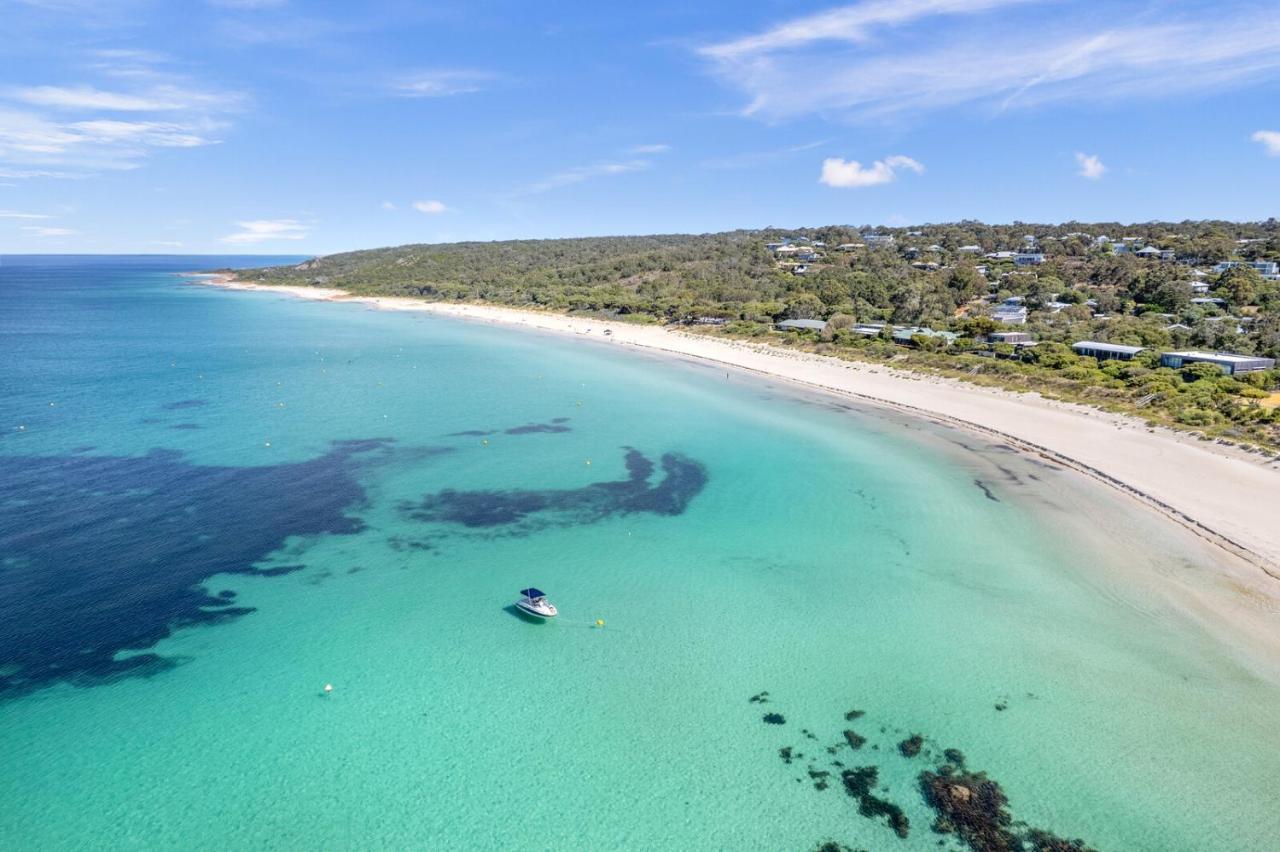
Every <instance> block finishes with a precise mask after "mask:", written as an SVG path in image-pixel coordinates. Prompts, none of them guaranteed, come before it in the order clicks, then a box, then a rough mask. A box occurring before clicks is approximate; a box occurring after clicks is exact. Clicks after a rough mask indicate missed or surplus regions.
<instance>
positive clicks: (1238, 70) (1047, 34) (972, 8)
mask: <svg viewBox="0 0 1280 852" xmlns="http://www.w3.org/2000/svg"><path fill="white" fill-rule="evenodd" d="M1008 5H1010V4H1009V3H1001V2H996V0H991V2H984V1H983V0H974V2H959V0H957V2H944V0H914V1H913V2H904V3H900V4H891V3H888V2H882V0H869V2H864V3H861V4H857V5H855V6H850V7H845V8H844V9H839V10H835V11H833V12H829V13H823V14H821V15H816V16H808V17H803V18H798V19H796V20H794V21H790V22H787V23H784V24H782V25H780V26H777V27H774V28H771V29H769V30H766V31H764V32H762V33H759V34H757V35H754V36H746V37H743V38H739V39H735V40H733V41H728V42H723V43H719V44H711V45H706V46H704V47H702V48H701V49H700V50H699V51H698V52H699V53H700V55H701V56H703V57H704V58H705V59H706V60H707V61H708V62H709V63H710V70H711V71H712V73H713V74H714V75H715V76H717V77H718V78H719V79H720V80H721V81H722V82H724V83H725V85H726V86H728V87H730V88H732V89H735V90H738V91H740V92H742V93H743V95H744V96H745V97H746V101H747V102H746V105H745V106H744V107H743V108H742V110H741V112H742V114H744V115H750V116H755V117H758V118H761V119H764V120H768V121H779V120H787V119H793V118H798V117H801V116H805V115H813V114H820V115H826V116H830V117H840V118H847V119H852V120H855V121H856V120H872V119H878V118H884V117H892V116H896V115H901V114H906V113H908V112H919V111H922V110H935V109H944V108H949V107H954V106H958V105H976V106H978V107H980V108H983V109H985V110H986V111H988V112H992V113H998V112H1000V111H1002V110H1007V109H1013V108H1022V107H1028V106H1033V105H1038V104H1044V103H1049V102H1054V101H1068V100H1107V99H1131V98H1150V97H1168V96H1173V95H1178V94H1183V93H1187V92H1191V91H1196V90H1210V89H1211V90H1223V89H1227V88H1230V87H1233V86H1239V85H1245V84H1248V83H1250V82H1256V81H1259V80H1263V79H1268V78H1273V77H1275V76H1278V75H1280V19H1277V18H1276V16H1275V15H1274V14H1273V13H1270V12H1269V11H1267V10H1261V9H1259V10H1243V11H1241V10H1231V9H1226V10H1221V9H1213V10H1212V11H1204V12H1200V13H1199V15H1198V16H1197V15H1196V14H1195V13H1192V12H1185V13H1182V14H1181V17H1178V16H1177V15H1175V14H1172V13H1171V14H1168V15H1165V16H1164V17H1162V18H1154V19H1153V20H1151V21H1145V20H1144V21H1140V22H1139V21H1134V22H1133V23H1132V25H1126V26H1124V27H1119V28H1111V27H1108V26H1100V25H1099V24H1098V23H1097V22H1096V16H1090V15H1084V14H1081V15H1067V14H1063V15H1058V16H1055V18H1056V19H1057V21H1058V23H1056V24H1042V25H1040V26H1036V27H1032V28H1030V29H1028V30H1026V31H1025V32H1024V35H1026V36H1027V37H1026V38H1020V39H1013V40H1007V41H1004V42H1002V43H1001V46H1000V49H999V50H993V49H992V45H991V27H993V26H999V27H1003V28H1006V29H1007V28H1009V27H1016V26H1017V21H1018V20H1021V19H1020V18H1017V17H1016V16H1014V17H1013V19H1012V20H1011V19H1010V11H1009V10H1004V11H1003V12H1002V13H1001V14H1000V15H999V16H997V15H992V14H990V13H991V12H993V11H995V10H997V9H1000V8H1001V7H1004V6H1008ZM1206 8H1207V7H1206ZM958 16H962V17H958ZM890 27H892V28H897V29H902V30H903V32H901V33H898V32H895V33H894V37H893V38H892V39H887V38H886V39H881V38H878V37H877V36H878V35H879V34H880V33H879V31H880V30H884V29H887V28H890Z"/></svg>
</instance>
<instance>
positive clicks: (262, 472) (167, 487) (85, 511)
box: [0, 440, 389, 696]
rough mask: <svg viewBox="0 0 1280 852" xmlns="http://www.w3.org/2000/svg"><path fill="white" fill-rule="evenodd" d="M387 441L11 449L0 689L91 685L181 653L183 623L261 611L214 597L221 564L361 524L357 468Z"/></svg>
mask: <svg viewBox="0 0 1280 852" xmlns="http://www.w3.org/2000/svg"><path fill="white" fill-rule="evenodd" d="M388 444H389V442H387V441H382V440H370V441H343V442H336V443H335V444H333V446H332V448H331V449H330V450H329V451H328V452H327V453H325V454H324V455H321V456H319V457H317V458H314V459H311V460H309V461H304V462H296V463H286V464H277V465H268V466H259V467H210V466H203V465H198V464H193V463H191V462H189V461H187V460H186V459H185V458H184V457H183V456H182V454H181V453H177V452H173V451H170V450H154V451H152V452H150V453H148V454H147V455H145V456H141V457H120V456H84V455H67V456H32V457H23V456H2V457H0V696H5V695H8V694H14V693H19V692H24V691H27V690H31V689H35V688H39V687H42V686H47V685H49V684H52V683H55V682H59V681H67V682H71V683H76V684H85V685H87V684H92V683H95V682H101V681H103V680H107V679H111V678H114V677H118V676H121V675H129V674H147V673H151V672H154V671H158V670H160V669H163V668H164V667H166V666H167V665H171V664H172V662H173V661H172V660H166V659H164V658H162V657H160V656H159V655H156V654H154V653H146V652H144V653H137V654H133V655H131V656H126V657H125V658H123V659H116V657H117V655H119V654H121V653H122V652H129V651H139V650H145V649H147V648H150V647H152V646H153V645H155V643H156V642H158V641H159V640H161V639H163V638H165V637H166V636H168V635H169V634H170V633H171V632H172V631H173V630H174V629H176V628H179V627H184V626H187V625H192V624H214V623H217V622H219V621H223V620H226V619H230V618H235V617H237V616H240V615H244V614H245V613H248V612H251V611H252V610H251V609H250V608H247V607H242V606H237V605H236V602H235V597H234V593H231V592H224V593H223V594H222V595H219V596H212V595H210V594H209V593H207V592H206V591H205V590H204V589H203V588H202V585H201V584H202V583H203V582H204V581H205V580H207V579H208V578H209V577H211V576H213V575H214V574H219V573H231V574H259V575H268V576H269V575H272V574H280V573H287V572H288V571H289V570H293V569H296V568H298V567H301V566H285V567H283V568H272V569H268V570H256V569H255V568H254V567H253V566H254V564H255V563H256V562H259V561H260V560H262V559H263V558H264V557H266V556H267V555H268V554H270V553H271V552H272V551H274V550H276V549H278V548H279V547H280V546H281V545H282V544H284V542H285V539H287V538H288V537H290V536H295V535H315V534H319V533H333V534H338V535H342V534H349V533H354V532H357V531H359V530H360V529H362V528H363V525H362V523H361V522H360V521H359V520H356V519H355V518H352V517H351V516H349V515H348V511H349V510H351V509H353V508H355V507H357V506H359V505H360V504H361V503H362V501H363V500H364V491H363V489H362V488H361V486H360V484H359V482H358V481H357V479H356V469H357V468H358V466H359V465H360V464H361V463H362V462H363V461H365V460H368V459H369V458H370V457H372V456H376V455H377V454H379V453H385V452H386V451H387V447H388Z"/></svg>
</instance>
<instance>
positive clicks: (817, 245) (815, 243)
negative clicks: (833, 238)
mask: <svg viewBox="0 0 1280 852" xmlns="http://www.w3.org/2000/svg"><path fill="white" fill-rule="evenodd" d="M813 247H814V248H826V247H827V244H826V243H824V242H823V241H822V240H814V241H813Z"/></svg>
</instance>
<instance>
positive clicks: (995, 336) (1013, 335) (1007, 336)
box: [987, 331, 1035, 346]
mask: <svg viewBox="0 0 1280 852" xmlns="http://www.w3.org/2000/svg"><path fill="white" fill-rule="evenodd" d="M987 342H988V343H1011V344H1013V345H1014V346H1029V345H1031V344H1033V343H1034V342H1035V341H1034V339H1033V338H1032V337H1031V335H1030V334H1028V333H1027V332H1025V331H993V332H991V333H990V334H988V335H987Z"/></svg>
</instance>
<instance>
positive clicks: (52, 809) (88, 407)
mask: <svg viewBox="0 0 1280 852" xmlns="http://www.w3.org/2000/svg"><path fill="white" fill-rule="evenodd" d="M253 262H254V263H258V262H260V261H258V260H256V259H255V260H254V261H253ZM228 263H234V260H229V259H160V260H148V261H144V260H140V259H124V260H107V259H102V258H97V259H90V258H84V259H72V260H68V259H61V260H58V259H25V260H24V259H21V258H19V259H14V260H9V259H6V261H5V265H4V266H3V267H0V306H2V307H0V312H2V313H0V335H3V339H4V341H5V345H4V351H5V355H6V361H7V362H8V363H7V364H6V371H5V375H6V379H5V381H4V382H3V386H2V387H0V415H2V416H0V429H2V432H0V434H2V435H3V437H2V438H0V500H3V512H2V514H0V548H2V549H3V550H2V552H0V559H3V562H2V563H0V617H2V618H3V624H2V625H0V652H2V653H3V658H0V731H2V732H3V733H0V837H4V838H6V842H5V845H7V846H10V847H11V848H84V847H86V846H93V847H128V846H140V847H151V848H153V847H184V848H189V847H198V848H203V847H223V848H226V847H232V848H241V847H273V848H290V849H292V848H300V847H336V848H344V847H346V848H357V847H358V848H366V847H401V848H403V847H418V848H475V849H497V848H502V849H517V848H528V849H553V848H554V849H562V848H628V849H677V848H678V849H729V848H735V849H738V848H752V849H806V848H812V847H813V846H815V845H816V844H817V843H818V841H820V840H824V839H828V838H830V839H835V840H839V841H841V842H843V843H847V844H849V845H851V846H854V847H865V848H869V849H880V848H901V849H924V848H930V849H936V848H938V847H937V843H938V840H939V839H940V836H939V835H936V834H934V833H932V832H930V830H929V825H930V822H931V821H932V816H933V815H932V813H931V811H930V810H929V809H928V807H927V806H926V805H925V803H924V801H923V799H922V797H921V794H920V791H919V788H918V782H917V776H918V774H919V773H920V772H921V771H922V770H924V769H931V768H932V767H933V766H934V764H935V762H936V758H937V753H939V752H941V750H942V749H943V748H944V747H954V748H958V749H960V750H962V751H963V752H964V753H965V755H966V757H967V763H968V765H969V767H970V768H972V769H979V770H986V771H987V772H988V773H989V774H990V776H991V777H992V778H994V779H996V780H997V781H999V782H1000V784H1001V785H1002V786H1003V788H1004V790H1005V792H1006V794H1007V795H1008V797H1009V803H1010V810H1011V811H1012V813H1013V815H1014V817H1015V818H1016V819H1019V820H1025V821H1026V822H1027V823H1029V824H1031V825H1034V826H1037V827H1040V828H1044V829H1048V830H1051V831H1054V832H1056V833H1058V834H1060V835H1064V836H1068V837H1080V838H1082V839H1084V840H1085V841H1087V842H1089V843H1090V844H1092V845H1094V846H1096V847H1098V848H1106V849H1191V848H1195V849H1224V850H1226V849H1269V848H1273V847H1274V838H1275V836H1276V835H1277V832H1280V808H1278V807H1277V802H1278V797H1277V794H1276V792H1275V788H1274V779H1275V777H1277V775H1278V774H1280V757H1277V754H1278V753H1280V749H1277V746H1278V745H1280V709H1278V708H1280V703H1277V700H1276V699H1277V698H1278V697H1280V690H1278V689H1277V685H1276V683H1275V682H1274V680H1273V679H1272V678H1271V677H1270V676H1269V675H1268V674H1267V671H1268V670H1267V669H1266V667H1260V666H1255V665H1253V664H1252V662H1251V661H1250V660H1249V659H1248V656H1247V654H1245V653H1243V652H1237V651H1234V650H1232V649H1231V648H1230V647H1229V646H1228V645H1227V644H1226V643H1224V641H1223V640H1222V638H1221V635H1220V634H1219V633H1218V632H1216V631H1213V630H1211V629H1209V628H1208V627H1207V626H1206V625H1205V624H1203V623H1201V620H1199V619H1197V618H1196V617H1194V616H1192V615H1189V614H1185V613H1184V612H1183V611H1182V610H1181V609H1180V608H1179V607H1178V606H1176V605H1175V603H1174V601H1175V600H1176V596H1174V595H1170V594H1165V593H1164V592H1163V591H1162V590H1163V589H1164V588H1165V587H1166V586H1175V585H1176V586H1179V587H1182V586H1195V585H1196V584H1200V585H1202V586H1204V593H1205V594H1220V593H1225V592H1223V591H1222V590H1221V589H1215V588H1213V587H1212V584H1211V583H1210V582H1209V581H1208V580H1206V579H1205V578H1206V577H1208V576H1210V574H1209V569H1211V567H1212V566H1211V561H1212V559H1213V558H1214V556H1213V555H1212V554H1211V553H1210V552H1208V551H1207V550H1204V549H1202V548H1200V547H1199V546H1197V545H1194V544H1192V543H1191V542H1188V541H1183V539H1182V537H1181V535H1180V533H1178V532H1177V530H1176V528H1173V527H1171V526H1170V525H1168V524H1166V523H1164V522H1162V521H1159V520H1156V519H1153V518H1150V517H1147V516H1145V515H1139V514H1137V513H1136V512H1135V510H1133V509H1132V508H1131V507H1130V506H1128V505H1127V504H1126V503H1124V502H1122V501H1121V500H1120V499H1119V498H1117V497H1114V496H1112V495H1110V494H1109V493H1105V492H1103V493H1099V492H1098V491H1097V490H1096V488H1095V487H1093V486H1086V485H1082V484H1081V483H1079V482H1077V481H1076V479H1075V477H1074V476H1073V475H1071V474H1068V473H1066V472H1063V471H1058V470H1055V469H1052V468H1050V467H1049V466H1047V465H1044V464H1043V463H1039V462H1035V461H1032V460H1029V459H1026V458H1023V457H1020V456H1017V455H1015V454H1013V453H1011V452H1008V451H1007V450H1006V449H1002V448H999V447H992V446H990V445H989V444H985V443H983V442H982V441H980V440H979V439H977V438H974V437H972V436H968V435H964V434H962V433H958V432H953V431H952V430H949V429H945V428H943V427H939V426H934V425H928V424H922V423H918V422H913V421H910V420H905V419H902V418H899V417H897V416H891V415H888V414H885V413H882V412H878V411H875V410H870V409H862V408H856V407H852V406H847V405H843V404H837V403H833V402H831V401H829V400H825V399H822V398H819V397H816V396H809V395H805V394H802V393H799V392H796V391H793V390H789V389H786V388H782V387H777V386H773V385H770V384H768V383H766V382H764V381H761V380H758V379H752V378H747V377H743V376H739V375H736V374H735V375H732V376H726V374H725V373H724V371H723V370H718V369H712V368H707V367H702V366H697V365H692V364H687V363H683V362H677V361H673V360H662V359H657V358H653V357H649V356H644V355H640V354H638V353H635V352H622V351H618V349H617V348H616V347H615V346H614V345H612V344H606V343H604V342H603V341H593V342H590V343H588V342H586V341H576V340H564V339H560V338H554V337H550V336H542V335H538V334H534V333H529V332H523V331H521V332H516V331H510V330H505V329H500V328H493V327H487V326H480V325H471V324H464V323H460V322H456V321H450V320H445V319H438V318H434V317H425V316H419V315H411V314H402V313H390V312H378V311H373V310H367V309H364V308H362V307H360V306H354V305H335V304H325V303H313V302H305V301H301V300H295V299H290V298H287V297H279V296H274V295H270V294H249V293H232V292H226V291H221V290H215V289H212V288H205V287H199V286H194V285H191V284H190V283H187V282H185V281H184V280H183V279H181V278H179V277H177V276H176V275H174V274H173V273H174V272H175V271H179V270H184V269H191V268H200V267H210V266H222V265H227V264H228ZM50 403H52V405H51V404H50ZM480 433H484V434H480ZM650 467H652V469H651V470H650V469H649V468H650ZM1086 527H1087V529H1086ZM1086 533H1088V534H1086ZM1135 553H1139V554H1142V555H1141V556H1135ZM1122 563H1123V564H1122ZM529 584H535V585H538V586H539V587H541V588H543V589H545V590H547V591H548V592H549V593H550V594H551V595H552V599H553V600H554V601H555V602H556V604H557V605H558V606H559V607H560V611H561V613H562V615H561V617H560V618H559V619H558V620H557V621H556V622H554V623H551V624H546V625H540V624H531V623H529V622H527V621H525V620H523V619H522V618H520V617H519V616H518V615H516V614H515V613H513V612H512V611H511V609H510V604H511V603H512V601H513V600H514V599H515V597H516V592H517V590H519V589H521V588H523V587H525V586H526V585H529ZM596 619H604V620H605V622H606V626H605V627H604V628H603V629H598V628H595V627H594V626H593V623H594V622H595V621H596ZM326 683H331V684H333V686H334V690H333V692H332V694H330V695H327V696H325V695H323V694H322V692H321V688H322V686H323V685H324V684H326ZM762 690H767V691H768V692H769V702H768V703H767V704H761V703H752V702H750V701H748V699H749V697H751V696H752V695H755V694H757V693H759V692H761V691H762ZM997 706H1000V707H1002V708H1004V709H1001V710H998V709H996V708H997ZM852 708H857V709H860V710H863V711H865V716H863V717H862V718H861V719H858V720H856V721H854V722H847V721H846V720H845V718H844V716H845V712H846V711H847V710H850V709H852ZM766 712H777V713H780V714H782V715H783V716H784V717H785V719H786V723H785V724H783V725H768V724H765V723H764V722H763V721H762V716H763V715H764V713H766ZM846 728H852V729H856V730H857V731H858V732H859V733H861V734H862V735H864V736H866V737H867V740H868V742H867V744H866V745H865V746H863V748H862V749H860V750H859V751H856V752H855V751H852V750H850V749H849V748H848V747H842V748H840V749H837V751H836V752H835V753H834V754H829V753H828V752H827V748H826V747H827V746H831V745H834V744H836V743H840V742H843V741H844V739H843V736H842V731H843V730H845V729H846ZM802 729H807V730H808V731H810V732H812V734H813V735H814V737H816V739H810V738H809V737H807V736H806V735H805V734H804V733H802ZM915 732H918V733H921V734H923V735H924V736H925V737H926V740H927V746H926V749H927V751H928V752H929V754H931V755H933V756H934V759H931V758H930V757H929V756H928V755H922V756H921V757H917V758H915V759H907V758H904V757H902V756H900V755H899V754H898V753H897V750H896V744H897V743H898V741H900V740H901V739H903V738H904V737H906V736H907V735H908V734H910V733H915ZM783 746H791V747H793V749H794V751H796V752H800V753H803V754H804V755H805V756H804V757H803V758H797V759H795V760H794V761H793V762H792V763H791V764H787V763H784V762H783V760H781V759H780V757H779V748H781V747H783ZM833 760H838V761H840V762H842V763H843V764H845V766H848V767H853V766H864V765H876V766H877V767H878V768H879V771H880V778H881V781H882V782H883V785H884V788H883V789H881V790H880V791H879V794H880V795H882V796H884V797H885V798H887V799H889V800H891V801H893V802H895V803H896V804H898V805H900V806H901V807H902V808H903V809H904V810H905V812H906V814H907V815H908V816H909V818H910V820H911V832H910V835H909V837H907V838H906V839H905V840H899V839H898V838H896V837H895V836H894V834H893V833H892V832H891V831H890V830H889V828H887V827H886V826H885V824H884V823H883V821H877V820H871V819H867V818H864V817H862V816H860V815H859V814H858V812H857V805H856V803H855V802H854V801H853V800H852V799H851V798H849V797H848V796H846V795H845V793H844V792H843V791H842V790H841V789H839V787H840V785H839V781H838V778H834V776H833V780H834V781H835V783H833V784H832V785H831V787H830V788H829V789H826V790H821V791H819V790H816V789H814V786H813V784H812V780H811V778H810V777H809V775H808V774H807V769H808V768H809V767H810V766H813V767H814V768H815V769H817V770H824V771H830V770H833V769H834V770H837V771H838V769H839V767H832V766H831V765H830V763H831V762H832V761H833ZM945 848H960V847H959V845H958V843H957V841H955V840H954V838H947V839H946V843H945Z"/></svg>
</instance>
